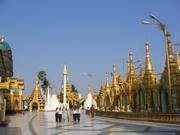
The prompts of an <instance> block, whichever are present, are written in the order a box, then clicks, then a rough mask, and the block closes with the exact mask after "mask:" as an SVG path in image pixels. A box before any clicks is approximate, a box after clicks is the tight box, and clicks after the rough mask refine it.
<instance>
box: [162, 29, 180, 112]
mask: <svg viewBox="0 0 180 135" xmlns="http://www.w3.org/2000/svg"><path fill="white" fill-rule="evenodd" d="M166 40H167V55H168V57H167V58H166V62H165V68H164V71H163V74H162V77H161V79H160V89H159V90H160V109H161V111H162V112H164V113H167V112H171V113H172V112H179V111H180V69H179V56H177V55H174V52H173V48H172V44H171V39H170V34H169V33H168V32H167V34H166ZM168 63H169V67H168ZM168 68H169V70H170V73H169V74H168Z"/></svg>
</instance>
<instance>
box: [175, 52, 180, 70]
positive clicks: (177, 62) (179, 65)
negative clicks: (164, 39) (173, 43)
mask: <svg viewBox="0 0 180 135" xmlns="http://www.w3.org/2000/svg"><path fill="white" fill-rule="evenodd" d="M176 64H177V66H178V69H179V70H180V60H179V53H178V52H176Z"/></svg>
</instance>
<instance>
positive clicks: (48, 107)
mask: <svg viewBox="0 0 180 135" xmlns="http://www.w3.org/2000/svg"><path fill="white" fill-rule="evenodd" d="M56 107H62V104H61V103H60V102H59V100H58V98H57V96H56V94H54V93H52V94H51V93H50V91H49V87H48V90H47V96H46V103H45V107H44V111H54V110H56Z"/></svg>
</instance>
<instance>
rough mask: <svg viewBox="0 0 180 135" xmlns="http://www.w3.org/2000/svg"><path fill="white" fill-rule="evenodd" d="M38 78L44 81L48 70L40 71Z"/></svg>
mask: <svg viewBox="0 0 180 135" xmlns="http://www.w3.org/2000/svg"><path fill="white" fill-rule="evenodd" d="M38 79H39V80H40V81H41V82H43V81H44V80H45V79H46V71H39V73H38Z"/></svg>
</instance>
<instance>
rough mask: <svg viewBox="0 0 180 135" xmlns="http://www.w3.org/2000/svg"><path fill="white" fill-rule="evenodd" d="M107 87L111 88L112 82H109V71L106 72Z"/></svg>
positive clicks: (107, 88)
mask: <svg viewBox="0 0 180 135" xmlns="http://www.w3.org/2000/svg"><path fill="white" fill-rule="evenodd" d="M105 89H106V90H109V89H110V82H109V75H108V72H106V85H105Z"/></svg>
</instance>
